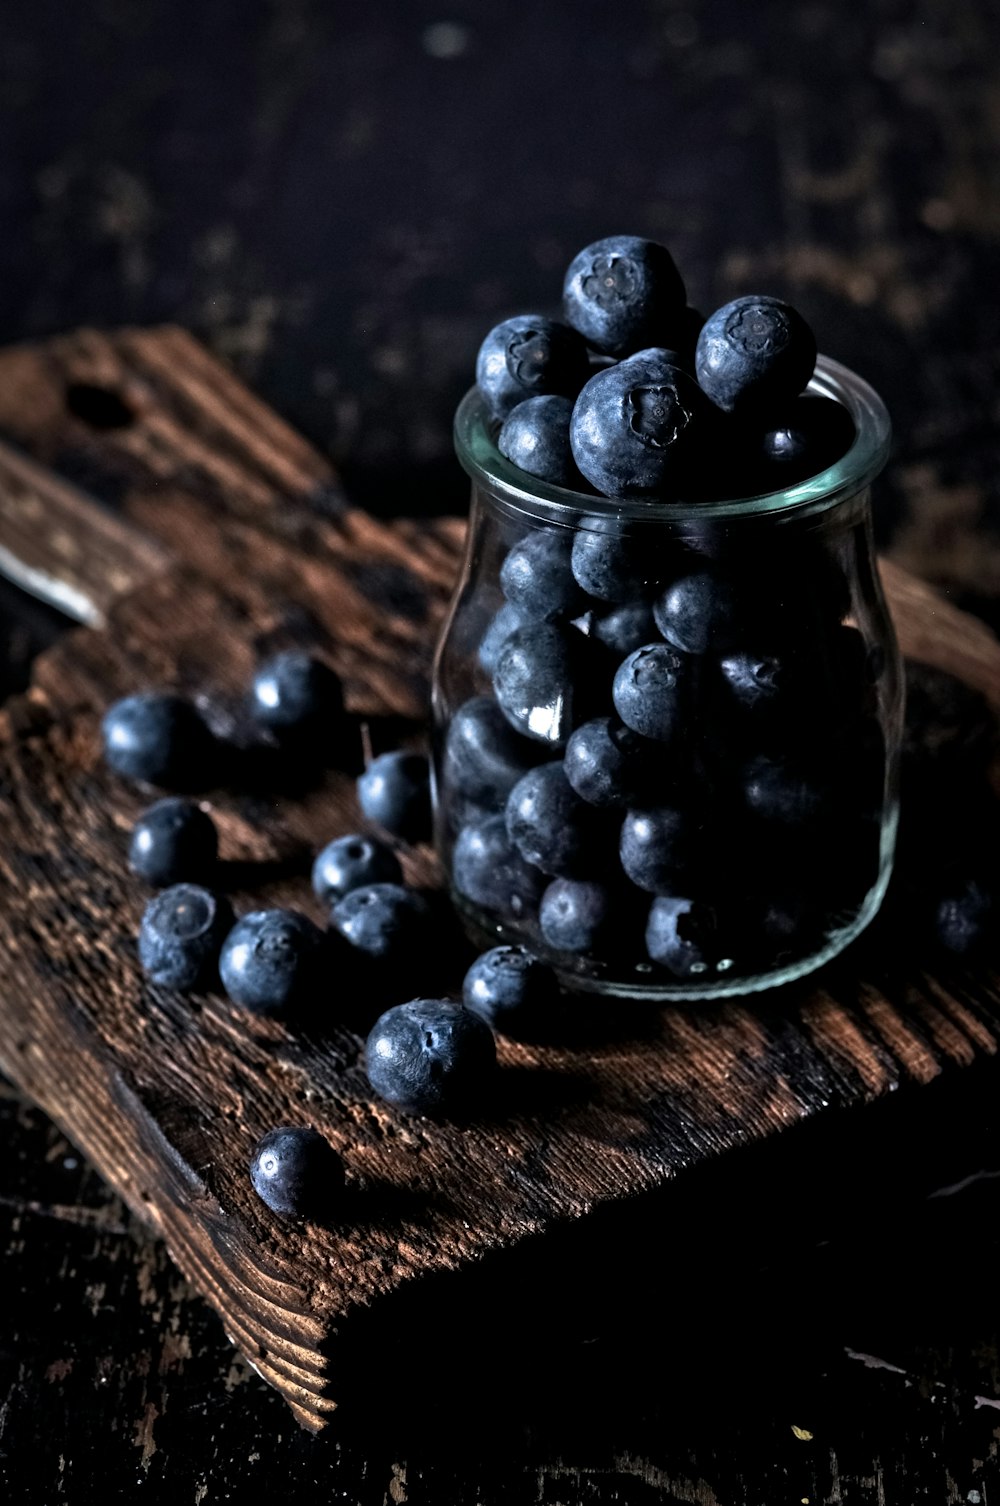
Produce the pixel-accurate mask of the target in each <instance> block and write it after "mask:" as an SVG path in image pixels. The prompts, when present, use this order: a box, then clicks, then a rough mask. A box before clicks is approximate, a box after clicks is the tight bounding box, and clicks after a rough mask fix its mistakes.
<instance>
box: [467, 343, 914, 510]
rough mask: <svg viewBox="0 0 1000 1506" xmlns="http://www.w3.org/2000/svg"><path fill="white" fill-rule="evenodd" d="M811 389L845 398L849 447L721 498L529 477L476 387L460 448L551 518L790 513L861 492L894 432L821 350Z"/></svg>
mask: <svg viewBox="0 0 1000 1506" xmlns="http://www.w3.org/2000/svg"><path fill="white" fill-rule="evenodd" d="M806 391H807V392H808V393H810V394H811V395H813V396H815V397H829V398H833V399H834V400H835V401H836V402H839V403H841V404H842V405H843V406H844V407H845V408H846V409H847V411H848V413H849V414H850V415H851V418H852V419H853V420H854V430H855V432H854V442H853V444H852V445H851V447H850V449H849V450H848V451H847V452H846V454H844V455H842V456H841V458H840V459H839V460H838V461H836V462H835V463H834V464H833V465H831V466H828V467H827V469H826V470H824V471H819V472H817V474H816V475H815V476H810V477H808V479H807V480H805V481H798V482H796V483H795V485H794V486H786V487H783V488H782V489H781V490H780V491H774V492H763V493H760V494H758V495H751V496H745V497H731V498H724V499H720V500H718V501H710V502H709V501H685V500H683V499H681V500H678V501H675V502H659V501H655V500H649V499H644V498H635V497H630V498H624V499H623V498H617V497H603V496H600V495H598V494H596V493H590V492H575V491H570V490H568V489H567V488H566V487H561V486H552V485H550V484H549V483H548V482H546V481H539V480H537V479H536V478H535V477H533V476H528V475H527V473H526V472H525V471H522V470H521V469H520V467H519V466H516V465H512V464H511V462H510V461H509V460H506V459H505V458H504V457H503V455H501V454H500V451H499V450H498V449H497V447H496V443H495V440H494V439H493V437H492V435H491V432H490V431H491V426H492V420H491V416H490V413H489V410H488V408H487V406H486V403H485V402H484V400H483V398H482V396H481V394H480V392H479V390H478V389H477V388H476V387H471V388H470V389H469V391H468V392H467V393H466V394H465V396H464V397H463V399H462V401H461V402H460V403H459V405H458V408H457V410H456V413H455V428H454V438H455V453H456V454H457V456H458V459H459V461H460V463H461V465H462V467H463V468H464V469H465V470H466V471H467V472H468V474H469V475H470V476H471V477H472V479H473V481H475V482H477V483H478V484H479V485H480V486H482V487H484V488H485V489H486V490H487V491H488V492H489V493H490V495H491V496H492V497H493V498H494V499H495V500H496V501H498V502H501V503H503V504H504V505H505V507H506V508H507V509H508V510H510V511H513V512H518V513H522V514H525V515H527V516H530V517H534V518H538V519H541V520H543V521H547V522H552V523H563V524H573V523H578V521H579V519H580V516H581V515H587V514H589V515H590V516H598V517H601V516H604V517H614V518H618V519H621V520H623V519H629V520H632V519H645V520H646V521H648V522H654V521H660V522H664V523H673V522H677V523H681V522H693V521H696V520H698V521H702V522H704V521H707V520H709V519H713V520H717V519H720V518H741V517H742V518H746V517H759V516H768V517H773V516H775V515H782V516H784V515H787V514H789V513H792V512H794V513H796V514H799V513H809V514H812V513H818V512H826V511H827V510H828V509H829V508H832V507H836V506H837V504H838V503H840V502H845V501H847V500H848V499H849V498H851V497H854V496H857V494H858V492H860V491H862V490H863V489H864V488H865V487H867V486H868V485H869V484H870V483H871V482H872V481H873V480H874V479H875V477H876V476H877V475H878V474H879V472H880V471H881V470H882V468H883V466H884V465H885V462H886V459H887V458H888V454H889V445H890V441H891V438H892V426H891V423H890V420H889V414H888V411H887V410H886V406H885V404H884V403H883V401H882V399H881V398H880V397H879V395H878V393H877V392H876V391H875V389H874V388H873V387H870V386H869V385H868V383H867V382H865V381H863V380H862V378H861V377H859V376H857V375H856V374H855V373H854V372H853V371H851V370H850V369H849V368H848V367H847V366H842V365H841V363H840V362H839V361H834V360H831V358H830V357H829V356H819V357H818V359H817V361H816V370H815V372H814V374H813V377H812V380H811V381H810V383H809V385H808V387H807V388H806Z"/></svg>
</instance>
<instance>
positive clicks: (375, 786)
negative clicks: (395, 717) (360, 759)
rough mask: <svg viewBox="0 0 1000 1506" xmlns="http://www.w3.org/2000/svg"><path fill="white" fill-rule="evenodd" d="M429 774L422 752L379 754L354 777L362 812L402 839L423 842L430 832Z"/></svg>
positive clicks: (403, 751) (405, 751)
mask: <svg viewBox="0 0 1000 1506" xmlns="http://www.w3.org/2000/svg"><path fill="white" fill-rule="evenodd" d="M430 777H431V776H430V764H429V763H428V761H427V755H426V753H411V752H409V751H408V750H407V749H397V750H395V751H393V752H391V753H381V754H379V756H378V758H373V759H372V761H371V763H370V764H369V765H368V767H367V769H365V771H364V773H363V774H361V775H359V777H358V781H357V790H358V804H359V805H360V806H361V812H362V814H363V815H364V816H365V818H366V819H367V820H368V821H373V822H374V823H375V825H376V826H381V827H382V829H383V830H384V831H387V832H390V833H391V834H392V835H393V836H394V837H400V838H402V840H403V841H404V842H425V841H426V840H427V838H428V837H429V836H430V831H431V792H430Z"/></svg>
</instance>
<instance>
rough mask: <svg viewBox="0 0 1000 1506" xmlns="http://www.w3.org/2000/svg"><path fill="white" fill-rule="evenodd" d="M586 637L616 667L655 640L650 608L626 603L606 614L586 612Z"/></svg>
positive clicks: (644, 603)
mask: <svg viewBox="0 0 1000 1506" xmlns="http://www.w3.org/2000/svg"><path fill="white" fill-rule="evenodd" d="M586 632H587V637H588V638H589V639H590V641H591V642H592V643H600V644H601V645H602V646H603V647H604V648H606V649H607V650H608V652H609V653H610V654H611V655H612V656H613V658H614V659H615V661H616V662H617V663H620V662H621V661H622V659H625V658H627V657H628V655H629V654H632V653H634V652H635V650H636V649H637V648H641V647H642V646H643V644H644V643H652V642H654V641H655V638H656V622H655V620H654V618H653V608H652V607H651V606H650V604H649V602H648V601H626V602H624V603H622V605H620V606H617V607H612V608H611V609H610V611H607V612H589V613H588V614H587V623H586Z"/></svg>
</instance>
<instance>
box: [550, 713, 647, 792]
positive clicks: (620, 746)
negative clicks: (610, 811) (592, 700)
mask: <svg viewBox="0 0 1000 1506" xmlns="http://www.w3.org/2000/svg"><path fill="white" fill-rule="evenodd" d="M655 753H656V749H655V747H654V745H653V744H651V743H650V742H648V741H647V739H645V738H643V737H640V736H639V734H638V733H637V732H633V731H632V730H631V728H629V727H624V726H623V725H622V724H621V722H619V721H618V719H617V718H616V717H609V716H601V717H595V718H594V719H593V720H592V721H589V722H584V723H583V725H582V726H580V727H577V729H576V731H575V732H574V733H573V735H572V736H571V737H570V740H569V742H568V743H567V744H566V753H565V757H564V759H563V768H564V770H565V773H566V778H567V779H568V780H569V782H570V784H571V785H572V787H573V789H574V790H575V791H576V793H577V794H578V795H579V796H580V797H581V799H583V800H586V801H588V802H589V803H590V804H591V805H598V806H604V807H610V808H616V807H621V806H625V805H631V804H634V803H635V801H637V800H638V799H640V798H641V797H642V795H643V793H644V792H645V791H647V790H650V789H651V788H652V786H653V783H654V780H653V775H654V773H655V771H656V759H655Z"/></svg>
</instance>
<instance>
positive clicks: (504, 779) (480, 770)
mask: <svg viewBox="0 0 1000 1506" xmlns="http://www.w3.org/2000/svg"><path fill="white" fill-rule="evenodd" d="M540 753H541V750H540V748H539V747H538V744H537V743H532V742H529V741H528V740H527V738H524V737H521V736H519V735H518V733H516V732H515V731H514V729H513V727H512V726H511V725H510V723H509V722H508V720H507V718H506V717H505V716H504V714H503V712H502V711H501V710H500V707H499V706H498V705H497V703H496V701H494V700H493V698H492V697H491V696H485V695H484V696H476V697H474V698H473V699H472V700H471V701H466V702H465V703H464V705H462V706H459V708H458V710H457V711H456V712H455V714H454V716H453V717H452V719H451V721H450V722H449V724H448V731H447V734H446V736H445V743H444V759H443V765H442V767H443V784H444V787H445V789H447V790H448V791H450V792H452V793H455V794H458V795H461V796H462V797H463V798H464V799H466V800H471V801H474V802H475V803H476V804H479V805H483V806H492V807H493V808H494V809H496V808H498V807H499V806H501V805H503V803H504V802H505V801H506V799H507V796H508V795H509V794H510V792H511V790H512V789H513V788H514V786H515V784H516V783H517V781H518V780H519V779H520V778H521V776H522V775H523V774H525V773H527V771H528V769H530V768H531V767H532V766H533V765H534V764H535V763H536V762H537V760H538V757H539V755H540Z"/></svg>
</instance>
